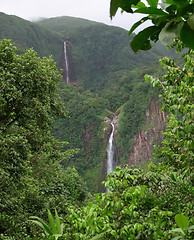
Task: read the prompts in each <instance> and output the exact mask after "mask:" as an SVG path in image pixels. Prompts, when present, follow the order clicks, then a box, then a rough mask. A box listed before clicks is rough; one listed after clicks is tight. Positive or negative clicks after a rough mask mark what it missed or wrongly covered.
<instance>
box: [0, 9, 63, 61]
mask: <svg viewBox="0 0 194 240" xmlns="http://www.w3.org/2000/svg"><path fill="white" fill-rule="evenodd" d="M0 22H1V24H0V40H1V39H4V38H7V39H12V40H13V42H14V43H15V44H16V45H17V46H18V47H19V48H20V49H19V50H20V51H22V50H24V49H26V48H31V47H33V48H34V50H35V51H37V52H38V55H39V56H41V57H43V56H49V55H53V57H54V59H55V61H57V62H59V61H60V57H61V55H62V51H63V45H62V44H63V35H60V34H59V33H57V32H52V31H50V30H49V29H44V28H42V27H41V26H39V25H37V24H36V23H32V22H30V21H26V20H24V19H22V18H19V17H16V16H12V15H6V14H4V13H0Z"/></svg>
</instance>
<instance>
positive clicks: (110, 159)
mask: <svg viewBox="0 0 194 240" xmlns="http://www.w3.org/2000/svg"><path fill="white" fill-rule="evenodd" d="M111 126H112V132H111V135H110V138H109V142H108V148H107V174H108V173H111V172H113V170H114V165H115V164H114V144H113V141H114V128H115V127H114V124H113V123H112V122H111Z"/></svg>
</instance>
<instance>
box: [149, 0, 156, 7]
mask: <svg viewBox="0 0 194 240" xmlns="http://www.w3.org/2000/svg"><path fill="white" fill-rule="evenodd" d="M147 2H148V4H149V5H150V6H151V7H157V5H158V0H147Z"/></svg>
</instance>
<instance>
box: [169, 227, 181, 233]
mask: <svg viewBox="0 0 194 240" xmlns="http://www.w3.org/2000/svg"><path fill="white" fill-rule="evenodd" d="M170 231H172V232H178V233H182V234H185V233H184V232H183V230H182V229H181V228H175V229H171V230H170Z"/></svg>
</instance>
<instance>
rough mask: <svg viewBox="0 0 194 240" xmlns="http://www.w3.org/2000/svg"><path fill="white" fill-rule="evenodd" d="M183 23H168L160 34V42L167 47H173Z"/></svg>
mask: <svg viewBox="0 0 194 240" xmlns="http://www.w3.org/2000/svg"><path fill="white" fill-rule="evenodd" d="M182 26H183V23H178V24H177V23H175V22H174V21H170V22H169V23H167V24H166V25H165V26H164V27H163V29H162V31H161V32H160V34H159V40H160V41H161V43H162V44H164V45H166V46H172V44H173V42H174V40H175V39H176V38H177V37H178V36H179V34H180V31H181V28H182Z"/></svg>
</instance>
